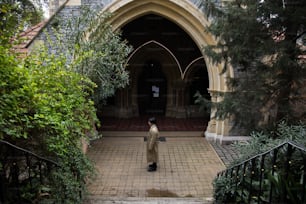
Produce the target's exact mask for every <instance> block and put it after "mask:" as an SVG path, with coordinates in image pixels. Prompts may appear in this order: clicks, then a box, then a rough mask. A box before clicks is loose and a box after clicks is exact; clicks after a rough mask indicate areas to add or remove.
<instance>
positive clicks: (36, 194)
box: [0, 140, 59, 204]
mask: <svg viewBox="0 0 306 204" xmlns="http://www.w3.org/2000/svg"><path fill="white" fill-rule="evenodd" d="M58 167H59V165H58V164H57V163H55V162H54V161H51V160H49V159H46V158H43V157H41V156H38V155H36V154H34V153H32V152H30V151H28V150H26V149H23V148H20V147H18V146H15V145H13V144H11V143H9V142H6V141H3V140H0V203H1V204H2V203H3V204H7V203H36V202H39V200H40V199H42V198H43V197H48V196H49V190H50V186H49V184H50V180H49V178H50V174H51V172H52V171H53V170H55V169H56V168H58Z"/></svg>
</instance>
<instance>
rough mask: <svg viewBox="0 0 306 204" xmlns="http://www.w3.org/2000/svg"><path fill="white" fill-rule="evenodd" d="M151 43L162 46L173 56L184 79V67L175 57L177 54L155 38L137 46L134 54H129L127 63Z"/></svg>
mask: <svg viewBox="0 0 306 204" xmlns="http://www.w3.org/2000/svg"><path fill="white" fill-rule="evenodd" d="M150 44H154V45H156V46H158V47H161V48H162V49H163V50H165V51H166V52H167V53H168V54H169V55H170V56H171V58H172V59H173V60H174V61H175V63H176V65H177V67H178V69H179V72H180V74H181V78H182V79H183V78H184V73H183V71H182V67H181V65H180V63H179V61H178V60H177V58H176V57H175V55H174V54H173V53H172V52H171V50H169V49H168V48H167V47H166V46H165V45H163V44H161V43H159V42H157V41H155V40H150V41H148V42H145V43H143V44H142V45H140V46H139V47H138V48H136V49H135V50H134V51H133V52H132V54H131V55H130V56H129V58H128V59H127V64H128V63H129V61H130V60H131V59H132V58H133V57H134V55H135V54H136V53H137V52H138V51H139V50H141V49H142V48H144V47H146V46H148V45H150Z"/></svg>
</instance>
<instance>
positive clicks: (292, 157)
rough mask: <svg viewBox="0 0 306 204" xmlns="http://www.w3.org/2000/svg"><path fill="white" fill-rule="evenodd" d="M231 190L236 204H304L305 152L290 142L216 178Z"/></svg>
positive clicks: (305, 185) (231, 168)
mask: <svg viewBox="0 0 306 204" xmlns="http://www.w3.org/2000/svg"><path fill="white" fill-rule="evenodd" d="M221 177H223V178H224V177H225V178H226V179H228V181H229V182H230V184H229V185H230V186H232V193H231V195H230V197H231V199H230V200H231V201H234V202H236V203H306V198H305V193H306V191H305V187H306V149H305V147H302V146H300V145H298V144H296V143H294V142H292V141H288V142H284V143H282V144H280V145H278V146H277V147H275V148H273V149H271V150H269V151H267V152H264V153H261V154H258V155H256V156H254V157H252V158H250V159H248V160H246V161H244V162H241V163H239V164H237V165H234V166H232V167H230V168H228V169H226V170H225V171H222V172H220V173H219V174H218V176H217V179H220V178H221Z"/></svg>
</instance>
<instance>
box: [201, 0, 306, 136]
mask: <svg viewBox="0 0 306 204" xmlns="http://www.w3.org/2000/svg"><path fill="white" fill-rule="evenodd" d="M202 2H203V6H204V7H203V8H204V10H205V12H206V13H208V14H209V17H210V20H211V24H210V26H208V28H207V32H210V33H212V34H213V35H214V36H215V37H216V39H217V44H216V45H211V46H207V47H205V53H206V54H207V55H208V56H210V57H211V59H212V60H213V61H214V62H216V63H220V62H224V65H225V66H224V71H226V70H227V69H228V65H231V66H232V67H233V68H234V75H235V76H234V77H235V78H232V79H228V81H229V84H228V86H229V87H230V89H229V90H232V91H231V92H227V93H224V95H223V97H224V100H223V102H220V103H215V104H212V105H214V106H216V108H217V113H216V117H218V118H226V117H229V116H234V117H235V121H236V123H237V125H239V126H241V127H243V128H246V129H247V130H248V131H252V130H254V129H258V128H266V127H269V126H273V125H274V124H276V123H275V122H276V121H278V120H280V119H282V118H284V117H286V118H290V121H291V122H296V121H299V120H303V119H304V118H305V117H304V116H305V111H304V109H305V107H304V106H303V105H302V103H301V100H303V99H302V97H303V96H302V95H303V92H302V91H301V90H303V87H304V84H305V76H306V73H305V70H306V69H305V68H306V67H305V61H303V60H302V59H301V56H303V55H305V49H304V47H305V44H304V43H305V42H304V41H303V39H304V38H305V36H306V30H305V27H306V24H305V17H306V16H305V15H306V14H305V9H306V3H305V1H304V0H297V1H294V2H292V1H286V0H284V1H274V0H264V1H259V0H258V1H254V0H233V1H221V2H219V1H218V3H216V1H210V0H203V1H202ZM297 107H299V109H298V111H296V109H295V108H297Z"/></svg>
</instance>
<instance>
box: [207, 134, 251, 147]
mask: <svg viewBox="0 0 306 204" xmlns="http://www.w3.org/2000/svg"><path fill="white" fill-rule="evenodd" d="M205 138H206V140H208V141H213V142H219V143H220V144H231V143H233V142H237V141H247V140H249V139H250V138H251V137H250V136H223V135H217V134H215V133H209V132H207V131H206V132H205Z"/></svg>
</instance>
